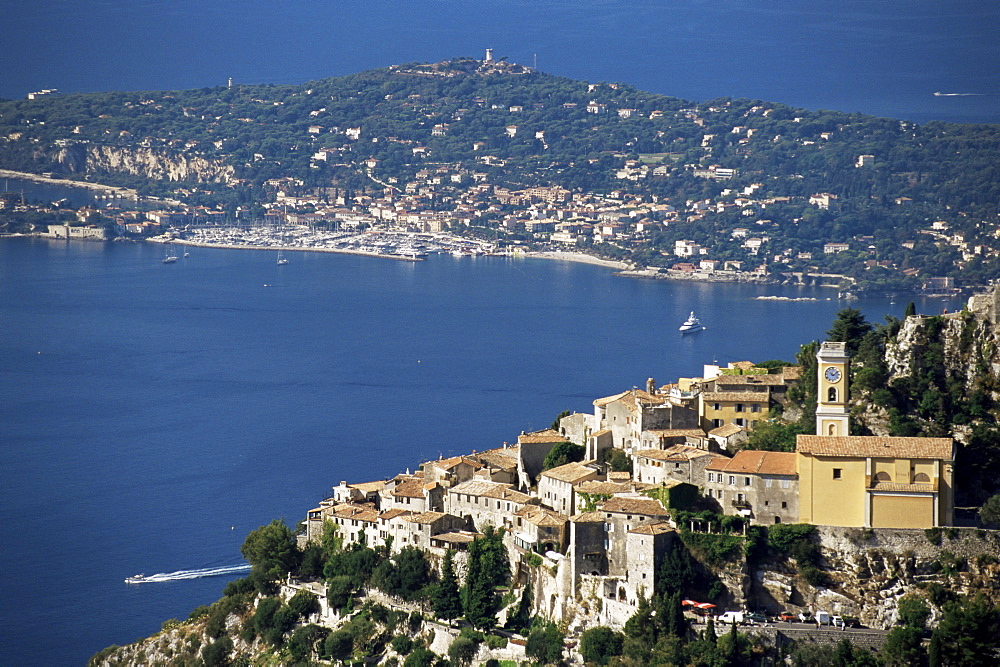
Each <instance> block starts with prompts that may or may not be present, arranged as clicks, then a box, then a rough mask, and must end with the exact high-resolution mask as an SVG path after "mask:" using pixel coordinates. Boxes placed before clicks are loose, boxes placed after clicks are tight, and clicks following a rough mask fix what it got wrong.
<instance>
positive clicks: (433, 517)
mask: <svg viewBox="0 0 1000 667" xmlns="http://www.w3.org/2000/svg"><path fill="white" fill-rule="evenodd" d="M446 516H448V515H447V514H445V513H444V512H424V513H422V514H416V515H414V516H411V517H410V518H409V519H408V521H410V523H420V524H428V523H434V522H435V521H437V520H438V519H443V518H444V517H446Z"/></svg>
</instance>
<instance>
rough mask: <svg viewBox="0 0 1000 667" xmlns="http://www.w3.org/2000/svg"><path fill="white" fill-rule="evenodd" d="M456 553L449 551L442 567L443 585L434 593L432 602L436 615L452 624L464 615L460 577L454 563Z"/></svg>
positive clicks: (439, 585)
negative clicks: (459, 583) (460, 592)
mask: <svg viewBox="0 0 1000 667" xmlns="http://www.w3.org/2000/svg"><path fill="white" fill-rule="evenodd" d="M453 554H454V551H452V550H451V549H448V551H446V552H445V554H444V563H443V564H442V565H441V583H439V584H438V586H437V588H436V589H435V591H434V598H433V600H432V603H433V606H434V614H435V615H436V616H437V617H438V618H441V619H444V620H446V621H448V622H449V623H451V621H453V620H455V619H456V618H458V617H459V616H461V615H462V598H461V595H459V592H458V577H456V576H455V566H454V564H453V563H452V556H453Z"/></svg>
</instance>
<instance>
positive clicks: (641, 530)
mask: <svg viewBox="0 0 1000 667" xmlns="http://www.w3.org/2000/svg"><path fill="white" fill-rule="evenodd" d="M628 532H630V533H635V534H636V535H662V534H663V533H673V532H676V531H675V530H674V528H673V527H672V526H671V525H670V524H669V523H667V522H666V521H657V522H656V523H647V524H644V525H642V526H636V527H635V528H633V529H632V530H630V531H628Z"/></svg>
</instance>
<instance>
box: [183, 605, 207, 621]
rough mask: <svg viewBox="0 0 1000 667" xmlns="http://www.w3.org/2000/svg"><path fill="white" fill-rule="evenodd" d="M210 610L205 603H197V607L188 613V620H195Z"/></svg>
mask: <svg viewBox="0 0 1000 667" xmlns="http://www.w3.org/2000/svg"><path fill="white" fill-rule="evenodd" d="M210 611H211V609H209V608H208V607H207V606H206V605H198V606H197V607H195V608H194V611H192V612H191V613H190V614H189V615H188V620H189V621H197V620H198V619H199V618H201V617H202V616H207V615H208V612H210Z"/></svg>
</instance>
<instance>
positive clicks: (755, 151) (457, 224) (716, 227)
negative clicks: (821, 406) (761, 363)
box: [0, 52, 1000, 296]
mask: <svg viewBox="0 0 1000 667" xmlns="http://www.w3.org/2000/svg"><path fill="white" fill-rule="evenodd" d="M371 76H372V77H373V80H374V81H375V82H381V83H382V86H383V87H384V88H386V89H387V90H391V91H393V92H390V93H388V94H381V95H378V94H377V92H378V90H381V89H382V88H377V89H376V88H371V89H370V88H369V87H368V86H369V84H359V85H358V87H360V88H362V89H360V90H359V89H357V88H348V89H346V90H345V89H342V86H341V85H340V84H339V82H336V81H333V82H328V83H327V84H325V85H324V86H323V87H319V86H317V87H310V88H302V89H301V90H299V89H296V90H294V91H291V92H289V93H286V94H285V95H284V96H271V95H269V94H267V93H265V92H264V91H261V92H257V93H255V92H253V91H251V90H250V89H249V88H247V87H243V86H235V87H234V85H233V83H232V82H231V81H230V83H229V86H227V87H225V88H221V89H219V90H217V91H214V92H213V93H212V95H214V96H217V97H219V98H224V99H226V100H228V102H227V103H226V104H223V105H222V106H221V107H220V106H219V105H220V100H219V99H214V98H212V97H210V98H208V99H204V100H202V99H201V98H198V100H199V101H197V104H198V105H199V106H200V107H208V108H211V109H214V110H216V111H213V113H216V112H218V113H216V115H209V114H208V113H206V110H205V108H198V107H195V106H184V105H182V106H180V107H179V108H178V107H177V105H178V104H181V102H179V100H178V98H177V96H176V95H171V94H164V95H162V96H157V95H145V96H140V97H139V98H138V99H136V100H130V101H128V102H126V103H125V105H124V109H121V108H117V107H116V108H115V109H114V110H113V111H114V113H113V114H103V115H100V116H99V117H98V118H97V119H87V120H86V122H85V121H84V119H81V120H80V122H79V124H77V125H73V126H71V127H70V126H67V127H59V128H54V127H53V126H52V125H51V123H50V124H46V122H45V121H44V120H42V116H38V117H37V118H33V117H31V116H30V113H31V111H32V109H34V107H27V108H26V109H25V110H24V113H25V114H28V116H26V117H25V119H24V121H23V126H19V127H18V128H17V130H16V131H13V132H10V133H9V134H7V135H6V136H3V137H0V140H2V141H3V142H4V145H5V146H6V147H7V148H8V149H9V150H8V153H10V155H11V156H13V155H14V154H15V152H16V151H15V149H18V147H21V145H22V144H24V143H25V142H29V141H33V142H37V141H41V139H40V138H39V137H41V136H44V137H45V138H46V139H45V140H46V141H49V142H51V144H52V146H51V150H52V151H53V156H52V158H51V163H52V164H57V165H58V166H59V167H60V169H61V171H58V172H45V173H44V174H43V175H42V176H39V175H38V174H34V173H26V170H23V171H3V172H0V176H10V177H14V178H17V177H26V178H32V179H36V180H40V181H41V182H47V181H51V182H53V183H64V184H73V185H79V186H82V187H95V188H101V189H100V190H99V193H100V194H99V197H100V198H99V199H98V201H97V203H96V205H94V206H87V207H83V208H79V207H78V208H75V209H74V210H71V211H70V210H66V208H65V207H66V206H67V205H68V204H69V202H66V201H63V202H56V203H55V204H53V203H51V202H42V203H38V202H35V203H31V204H29V203H28V202H26V201H25V200H24V198H23V197H19V196H18V193H17V192H16V191H12V192H7V193H3V195H2V196H0V218H2V220H0V233H3V234H9V233H35V234H45V235H49V236H58V237H67V238H102V239H106V240H111V239H133V240H137V239H148V238H151V237H157V236H160V235H162V234H164V233H168V234H169V236H167V237H161V240H162V239H163V238H165V239H166V240H172V241H178V242H191V243H195V244H199V245H201V244H204V245H231V246H237V247H241V246H242V247H264V248H273V247H276V246H278V245H281V244H282V241H284V242H285V247H286V248H287V249H310V250H318V249H324V250H337V249H341V250H345V251H357V250H358V249H359V247H360V246H367V245H373V246H378V245H388V244H385V243H381V242H380V241H379V240H378V238H377V237H378V236H379V235H380V234H385V233H390V234H434V235H442V234H446V235H448V236H449V237H455V238H461V239H465V240H464V241H463V242H457V241H456V242H449V243H444V244H438V245H431V246H429V249H430V250H431V251H443V252H451V251H453V250H454V251H457V252H465V253H471V254H480V253H500V254H510V253H512V252H515V251H517V252H522V251H542V252H567V253H572V254H578V255H580V254H582V255H587V256H590V257H594V258H598V259H601V260H610V261H614V262H617V263H618V264H619V265H620V268H622V269H624V270H626V275H630V276H635V277H646V278H672V279H689V280H691V279H693V280H704V281H740V282H746V281H750V282H783V283H789V284H810V285H829V286H835V287H838V288H840V289H841V290H842V291H843V292H845V293H851V294H854V293H864V292H869V293H877V294H891V293H895V292H904V291H905V292H914V291H920V292H922V293H924V294H931V295H942V296H948V295H953V294H956V293H959V292H960V291H961V288H966V291H969V290H971V289H973V288H975V287H977V286H982V285H985V284H986V282H987V280H988V279H989V275H991V274H989V271H988V265H992V264H993V263H995V261H996V259H997V256H998V252H1000V249H998V247H997V244H996V238H997V234H998V233H1000V232H998V230H997V226H996V221H995V220H993V219H992V218H983V219H979V218H980V214H979V213H978V209H976V212H973V210H972V209H968V207H963V206H960V205H958V204H956V205H955V206H951V205H949V206H944V207H943V208H941V207H935V206H934V205H932V202H931V200H930V199H929V197H930V195H928V194H927V193H923V194H921V192H923V190H920V188H923V187H924V186H925V181H927V180H928V178H930V177H929V176H928V174H921V173H920V172H914V171H912V170H909V169H905V170H903V167H902V166H897V165H894V164H893V161H898V158H896V157H894V153H893V152H892V150H891V148H892V146H893V143H894V142H912V141H915V140H916V139H915V138H916V137H917V136H918V134H919V132H920V131H921V128H920V127H919V126H917V125H915V124H913V123H907V122H905V121H888V119H872V118H869V117H862V116H852V115H846V114H839V115H838V114H830V113H827V112H819V113H816V112H807V111H805V110H795V109H790V108H787V107H784V106H782V105H777V104H772V103H765V102H760V101H753V102H751V101H748V100H730V99H725V98H724V99H722V100H718V101H713V102H709V103H704V104H685V103H684V101H683V100H676V99H672V98H664V97H658V96H653V95H648V94H644V93H641V91H635V90H633V89H631V88H629V87H627V86H625V85H623V84H618V83H606V82H602V83H587V82H572V81H569V80H556V81H552V82H548V80H547V79H546V75H542V74H541V73H539V72H536V71H535V70H534V69H533V68H531V67H526V66H522V65H518V64H516V63H511V62H507V61H504V60H503V59H497V58H495V57H494V55H493V54H492V52H488V53H487V54H486V56H485V58H483V59H471V58H465V59H455V60H451V61H443V62H440V63H434V64H422V65H418V64H411V65H405V66H404V65H397V66H391V67H389V68H386V69H385V70H384V71H378V72H374V73H371ZM463 82H465V84H463ZM461 85H465V88H466V89H467V90H470V91H473V94H469V93H466V95H465V96H461V95H458V94H455V95H451V94H443V93H441V94H439V95H437V96H435V95H430V94H428V93H427V92H426V91H427V90H428V89H429V88H428V87H433V88H435V89H436V88H440V89H441V90H445V89H446V88H447V87H452V86H461ZM533 86H540V87H541V86H556V87H558V88H559V93H558V94H555V93H552V92H550V91H549V90H548V89H546V88H543V89H540V90H539V91H535V90H534V89H533ZM498 87H499V89H498ZM449 89H450V88H449ZM408 91H412V92H409V94H407V92H408ZM43 93H44V94H43ZM475 93H478V94H475ZM33 96H34V97H33V98H32V99H30V100H29V101H30V103H31V104H33V105H44V104H53V103H59V102H60V100H61V99H62V98H61V97H60V95H59V94H58V92H56V91H40V92H38V93H34V94H33ZM519 98H524V101H522V102H519V101H518V99H519ZM529 100H544V101H529ZM561 100H567V101H561ZM568 100H579V101H568ZM195 103H196V102H195V101H193V100H192V101H190V102H187V103H185V104H189V105H194V104H195ZM279 112H280V113H281V114H283V115H284V117H285V120H283V121H282V122H281V123H277V124H276V123H275V122H274V121H273V120H271V119H270V115H271V114H273V113H279ZM172 113H177V114H180V117H181V119H183V123H184V124H185V126H190V127H189V128H188V129H187V133H188V134H190V135H191V138H188V139H185V138H182V137H179V136H178V137H175V138H167V137H163V136H157V135H155V134H154V135H151V136H144V137H140V136H138V135H134V134H133V133H134V132H139V131H140V130H141V131H142V132H151V131H152V129H153V127H155V125H153V126H152V127H150V126H149V124H150V123H156V121H155V119H156V118H157V117H158V116H160V115H169V114H172ZM119 115H121V116H122V117H121V118H118V116H119ZM112 117H114V118H118V120H119V123H125V124H126V126H128V127H132V125H131V124H132V123H139V125H138V126H136V127H133V129H132V130H124V129H123V130H121V131H120V132H119V135H118V136H117V137H115V136H112V135H110V134H109V132H110V130H108V129H106V128H104V129H102V128H103V125H104V124H103V123H102V122H100V121H101V120H102V119H107V118H112ZM2 120H3V116H2V115H0V125H2ZM92 125H93V127H92ZM272 125H276V126H280V127H281V128H282V130H281V135H280V136H281V141H280V142H277V143H276V142H275V141H272V140H270V139H267V140H264V139H260V138H258V139H259V140H261V141H263V142H264V143H265V144H267V146H266V147H265V146H254V145H250V146H247V145H244V140H245V137H244V135H246V133H247V132H248V128H252V129H253V132H254V133H256V134H261V133H263V135H267V134H268V133H270V132H272V131H276V130H275V129H274V128H273V127H272ZM0 129H2V128H0ZM35 134H38V135H39V137H35V138H32V137H33V136H34V135H35ZM620 136H621V137H623V138H621V139H619V137H620ZM195 137H197V138H195ZM241 137H244V138H241ZM886 141H888V142H890V143H889V144H886V143H885V142H886ZM136 142H138V143H137V145H136V146H132V145H131V144H133V143H136ZM278 144H280V145H281V146H282V148H281V149H280V150H278V148H277V145H278ZM577 144H580V145H579V146H577ZM872 146H882V147H883V148H882V151H881V152H879V151H878V150H876V149H874V148H872ZM886 146H888V147H886ZM583 147H586V150H583ZM611 147H614V150H610V148H611ZM581 150H582V152H581ZM236 156H239V157H238V158H237V157H236ZM234 160H245V162H241V163H239V164H237V163H236V162H234ZM823 163H826V164H828V165H832V164H836V170H835V172H834V171H830V169H831V168H832V167H829V166H828V167H826V168H824V169H823V170H820V171H817V167H816V165H817V164H823ZM293 165H294V166H293ZM0 166H4V167H8V166H9V165H0ZM927 169H930V167H927ZM900 170H901V171H900ZM139 174H144V175H149V176H150V177H151V178H152V179H153V181H155V182H159V185H160V187H159V189H157V190H156V193H157V196H153V195H151V194H148V193H147V194H139V193H137V191H136V190H132V189H129V188H125V187H121V188H117V189H116V188H114V187H112V186H100V185H96V183H99V182H101V180H102V178H104V177H107V178H109V179H110V180H111V181H112V182H115V181H120V177H122V176H124V177H126V179H128V178H130V176H136V175H139ZM49 177H52V178H49ZM887 178H888V179H889V180H890V181H891V183H892V187H891V188H889V189H886V188H887V187H888V186H886V185H884V184H883V181H884V180H885V179H887ZM918 190H920V192H918ZM861 192H868V193H870V194H869V195H868V196H863V197H859V193H861ZM935 192H936V193H937V194H934V195H933V198H939V197H940V188H939V189H938V190H935ZM962 196H963V197H964V196H965V195H964V194H963V195H962ZM875 206H877V207H878V210H877V211H876V210H875V209H874V208H872V207H875ZM19 213H21V214H23V213H34V214H43V216H47V217H48V218H50V220H48V222H45V223H44V224H43V220H42V218H39V217H38V216H35V217H34V220H35V221H32V222H29V221H27V220H26V219H24V216H21V219H18V216H17V215H16V214H19ZM52 218H55V219H52ZM49 223H58V224H49ZM268 229H269V230H271V231H270V232H264V233H268V234H270V235H271V236H273V237H276V238H273V239H271V241H269V242H267V243H263V244H255V243H254V239H253V238H251V237H253V236H255V235H256V236H260V234H261V233H262V232H261V231H260V230H268ZM291 230H296V231H295V232H294V233H292V231H291ZM302 230H308V233H307V234H305V236H308V241H302V243H296V239H298V238H299V237H301V236H303V233H302ZM347 236H350V237H351V238H350V239H349V240H345V239H346V237H347ZM366 240H372V241H373V243H372V244H368V243H366ZM414 245H415V244H414ZM413 250H414V249H413V248H409V249H408V250H404V251H400V252H395V251H394V250H391V249H390V250H388V251H387V252H383V253H381V254H385V255H387V256H390V257H395V258H406V257H408V258H410V259H414V258H419V255H420V253H419V252H414V251H413ZM363 252H368V250H363ZM372 252H374V253H375V254H379V250H378V249H377V248H376V249H374V250H373V251H372Z"/></svg>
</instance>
